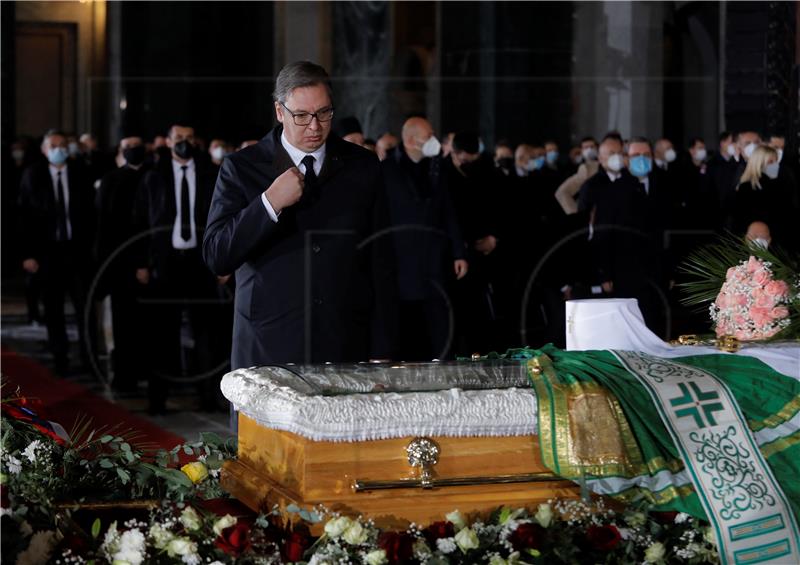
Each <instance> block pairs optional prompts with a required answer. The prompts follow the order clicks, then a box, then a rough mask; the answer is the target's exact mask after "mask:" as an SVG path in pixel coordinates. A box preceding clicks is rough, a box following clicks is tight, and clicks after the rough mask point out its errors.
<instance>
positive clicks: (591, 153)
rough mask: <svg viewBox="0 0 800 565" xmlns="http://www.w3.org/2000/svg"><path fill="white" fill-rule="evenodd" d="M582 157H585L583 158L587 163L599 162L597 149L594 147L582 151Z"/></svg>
mask: <svg viewBox="0 0 800 565" xmlns="http://www.w3.org/2000/svg"><path fill="white" fill-rule="evenodd" d="M581 155H583V158H584V159H586V160H587V161H595V160H597V149H595V148H594V147H587V148H586V149H584V150H583V151H581Z"/></svg>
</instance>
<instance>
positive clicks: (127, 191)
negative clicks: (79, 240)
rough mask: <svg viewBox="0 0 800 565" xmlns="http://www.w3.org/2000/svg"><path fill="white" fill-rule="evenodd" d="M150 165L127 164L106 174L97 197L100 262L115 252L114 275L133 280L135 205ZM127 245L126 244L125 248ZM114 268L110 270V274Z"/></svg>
mask: <svg viewBox="0 0 800 565" xmlns="http://www.w3.org/2000/svg"><path fill="white" fill-rule="evenodd" d="M145 172H147V169H145V168H144V167H142V168H141V169H139V170H136V169H132V168H131V167H128V166H125V167H120V168H119V169H116V170H113V171H111V172H110V173H108V174H106V175H105V176H104V177H103V178H102V180H101V181H100V188H99V189H98V190H97V196H96V199H95V203H96V207H97V241H96V244H95V255H96V257H97V261H98V263H99V264H102V263H104V262H105V261H106V260H107V259H108V258H109V257H110V256H111V255H112V254H114V253H117V252H119V254H118V255H115V258H114V259H113V260H112V263H111V264H110V265H109V266H108V267H109V269H110V271H111V272H113V273H114V275H118V276H121V277H125V278H128V279H130V280H133V277H134V271H135V270H136V267H137V265H136V264H135V263H134V261H135V259H134V256H133V251H134V247H135V246H134V245H132V244H131V238H133V237H134V236H135V235H137V226H136V225H135V222H134V220H135V217H134V209H135V205H136V193H137V190H138V188H139V184H140V183H141V181H142V177H144V174H145ZM123 246H125V247H124V248H123ZM111 272H109V273H107V274H108V275H110V274H111Z"/></svg>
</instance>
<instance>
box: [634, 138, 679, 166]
mask: <svg viewBox="0 0 800 565" xmlns="http://www.w3.org/2000/svg"><path fill="white" fill-rule="evenodd" d="M670 149H674V147H673V146H672V142H671V141H670V140H669V139H659V140H658V141H657V142H656V158H657V159H661V160H662V161H664V160H666V158H665V154H666V153H667V151H669V150H670ZM628 154H629V155H630V151H629V152H628Z"/></svg>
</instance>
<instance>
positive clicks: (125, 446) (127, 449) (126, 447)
mask: <svg viewBox="0 0 800 565" xmlns="http://www.w3.org/2000/svg"><path fill="white" fill-rule="evenodd" d="M119 448H120V449H121V450H122V451H125V452H130V450H131V446H130V444H128V443H124V442H123V443H122V444H121V445H120V446H119Z"/></svg>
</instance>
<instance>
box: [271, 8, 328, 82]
mask: <svg viewBox="0 0 800 565" xmlns="http://www.w3.org/2000/svg"><path fill="white" fill-rule="evenodd" d="M274 5H275V25H274V32H275V33H274V40H275V60H274V65H273V67H274V69H275V73H276V74H277V72H278V71H279V70H280V69H281V68H282V67H283V66H284V65H286V64H287V63H291V62H292V61H301V60H307V61H312V62H314V63H317V64H319V65H322V66H323V67H325V69H326V70H327V71H328V72H331V63H332V53H333V50H332V48H331V47H332V25H331V4H330V3H328V2H275V4H274Z"/></svg>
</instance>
